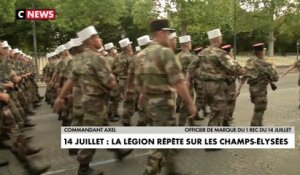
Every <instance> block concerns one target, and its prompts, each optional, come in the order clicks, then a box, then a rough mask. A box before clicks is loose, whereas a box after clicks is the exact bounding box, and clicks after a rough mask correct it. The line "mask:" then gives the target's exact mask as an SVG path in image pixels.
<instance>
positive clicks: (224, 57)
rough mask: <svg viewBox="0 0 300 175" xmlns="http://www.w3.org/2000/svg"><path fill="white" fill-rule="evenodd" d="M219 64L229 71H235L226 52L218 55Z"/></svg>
mask: <svg viewBox="0 0 300 175" xmlns="http://www.w3.org/2000/svg"><path fill="white" fill-rule="evenodd" d="M219 58H220V62H221V64H222V65H223V66H224V67H225V68H226V69H227V70H229V71H232V70H235V64H234V62H233V60H232V59H231V58H230V56H229V55H228V54H227V53H226V52H222V53H220V57H219Z"/></svg>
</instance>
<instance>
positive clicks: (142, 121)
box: [126, 53, 151, 126]
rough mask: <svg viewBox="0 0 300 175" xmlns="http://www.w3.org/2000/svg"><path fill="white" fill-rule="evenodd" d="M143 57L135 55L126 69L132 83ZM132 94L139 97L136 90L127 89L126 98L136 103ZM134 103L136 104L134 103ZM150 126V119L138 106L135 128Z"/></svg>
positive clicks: (142, 108) (141, 107)
mask: <svg viewBox="0 0 300 175" xmlns="http://www.w3.org/2000/svg"><path fill="white" fill-rule="evenodd" d="M143 57H144V55H143V54H140V53H138V54H137V55H135V56H134V57H133V58H132V59H131V61H130V64H129V69H128V77H132V78H130V79H132V81H134V77H135V75H136V74H137V73H138V68H139V67H140V66H141V65H142V62H141V59H142V58H143ZM131 83H132V84H134V82H131ZM134 94H136V95H137V96H139V93H138V92H137V89H136V88H134V89H127V94H126V96H127V98H129V99H131V100H132V99H135V100H136V101H138V99H136V98H135V97H134ZM135 103H136V102H135ZM149 124H151V123H150V119H149V118H147V116H146V115H145V109H144V107H143V106H140V109H138V121H137V126H147V125H149Z"/></svg>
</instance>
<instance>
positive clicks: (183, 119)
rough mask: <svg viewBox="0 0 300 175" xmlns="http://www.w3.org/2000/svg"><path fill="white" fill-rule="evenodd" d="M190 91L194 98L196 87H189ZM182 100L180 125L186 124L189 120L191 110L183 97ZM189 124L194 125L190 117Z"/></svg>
mask: <svg viewBox="0 0 300 175" xmlns="http://www.w3.org/2000/svg"><path fill="white" fill-rule="evenodd" d="M189 92H190V95H191V97H192V98H194V87H193V86H192V85H191V86H190V87H189ZM178 97H179V96H177V98H178ZM180 99H181V98H180ZM180 101H181V102H180V113H179V120H178V125H179V126H185V123H186V122H187V119H188V117H189V111H188V106H187V105H186V102H185V101H183V100H182V99H181V100H180ZM189 125H194V124H193V119H189Z"/></svg>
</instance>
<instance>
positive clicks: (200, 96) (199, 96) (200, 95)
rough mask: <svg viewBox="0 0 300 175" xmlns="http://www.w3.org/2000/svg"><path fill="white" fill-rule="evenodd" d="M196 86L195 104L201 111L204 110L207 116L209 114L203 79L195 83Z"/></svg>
mask: <svg viewBox="0 0 300 175" xmlns="http://www.w3.org/2000/svg"><path fill="white" fill-rule="evenodd" d="M194 87H195V96H196V98H195V104H196V106H197V109H198V110H199V111H202V112H203V115H204V116H206V115H207V111H206V106H207V104H206V101H205V95H204V90H203V81H197V82H196V83H195V84H194Z"/></svg>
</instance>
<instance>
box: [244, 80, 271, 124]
mask: <svg viewBox="0 0 300 175" xmlns="http://www.w3.org/2000/svg"><path fill="white" fill-rule="evenodd" d="M267 85H268V84H266V83H265V82H261V83H260V82H259V83H256V84H251V85H250V86H249V91H250V97H251V102H252V103H253V104H254V114H253V116H252V120H251V126H262V125H263V116H264V112H265V110H266V109H267V103H268V99H267V94H268V91H267Z"/></svg>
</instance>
